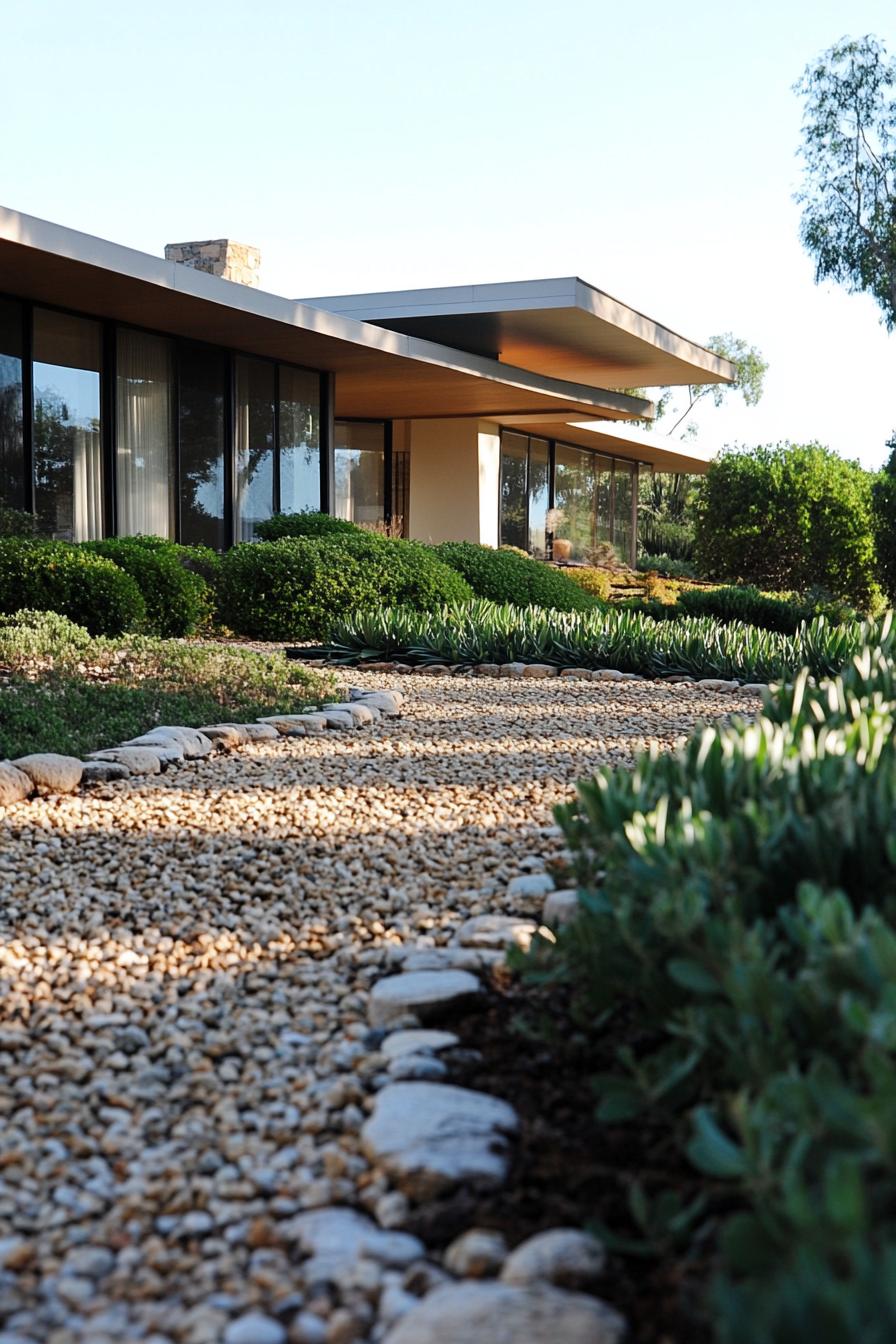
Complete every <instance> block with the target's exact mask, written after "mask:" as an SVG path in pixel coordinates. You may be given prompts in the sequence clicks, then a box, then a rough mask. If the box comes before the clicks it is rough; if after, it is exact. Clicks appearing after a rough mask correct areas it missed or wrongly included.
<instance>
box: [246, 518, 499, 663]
mask: <svg viewBox="0 0 896 1344" xmlns="http://www.w3.org/2000/svg"><path fill="white" fill-rule="evenodd" d="M471 596H472V594H471V592H470V589H469V587H468V585H467V584H466V583H465V582H464V580H463V579H462V578H461V576H460V575H459V574H458V573H457V572H456V571H455V570H453V569H451V568H450V567H449V566H448V565H445V564H442V562H441V561H440V560H439V559H438V558H437V557H436V556H435V555H434V554H433V553H432V551H431V550H430V549H429V548H428V547H426V546H422V545H420V544H418V543H416V542H411V541H399V540H394V539H391V538H387V537H382V536H379V535H377V534H375V533H370V532H362V531H361V530H360V529H353V533H352V534H351V535H348V534H347V535H339V536H330V537H327V536H322V537H319V538H312V537H284V538H283V539H282V540H280V541H273V542H268V543H265V544H262V545H259V544H258V543H256V542H245V543H243V544H242V545H240V546H234V547H233V549H232V550H231V551H228V552H227V554H226V555H225V556H224V558H223V561H222V564H221V585H220V603H221V613H222V618H223V620H224V621H225V623H226V624H227V625H228V626H230V628H231V629H232V630H234V631H235V632H236V633H237V634H241V635H246V636H248V637H250V638H252V639H273V640H276V639H297V640H307V639H321V638H323V637H325V636H326V633H327V631H328V630H329V628H330V626H331V624H332V623H333V621H334V620H335V619H338V617H339V616H341V615H342V614H344V613H349V612H354V611H358V610H361V609H364V608H368V609H369V608H381V607H383V606H388V605H392V604H396V603H398V604H402V605H403V606H407V607H409V608H411V609H413V610H416V611H432V610H435V609H436V608H438V607H440V606H441V605H442V604H444V603H446V602H463V601H465V600H467V599H469V598H470V597H471Z"/></svg>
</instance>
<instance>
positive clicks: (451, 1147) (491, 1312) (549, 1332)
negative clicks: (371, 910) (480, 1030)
mask: <svg viewBox="0 0 896 1344" xmlns="http://www.w3.org/2000/svg"><path fill="white" fill-rule="evenodd" d="M552 829H553V828H552ZM506 902H509V904H510V906H511V908H512V909H515V910H516V912H517V913H515V914H510V915H507V914H501V915H495V914H486V915H477V916H473V917H471V918H469V919H467V920H466V921H465V922H464V923H463V924H462V925H461V927H460V928H459V929H457V930H456V931H455V933H454V935H453V939H452V942H451V943H450V944H449V945H448V946H439V947H433V946H430V945H428V944H418V945H417V946H416V947H414V946H409V947H405V948H402V949H401V950H400V951H399V952H398V954H397V956H396V958H395V959H396V960H397V961H399V962H400V966H399V968H398V969H397V972H394V973H392V974H387V975H385V976H383V977H380V978H379V979H378V980H376V981H375V983H374V984H373V987H372V989H371V991H370V997H369V1001H368V1021H369V1023H370V1027H371V1032H370V1036H371V1044H372V1045H373V1047H374V1049H375V1050H376V1051H377V1052H378V1054H379V1055H381V1056H382V1060H383V1066H384V1068H383V1070H382V1072H381V1074H380V1075H378V1076H377V1078H376V1079H375V1085H376V1090H375V1095H374V1100H373V1105H372V1107H371V1108H370V1109H369V1114H368V1118H367V1120H366V1121H365V1122H364V1125H363V1126H362V1128H361V1147H362V1151H363V1152H364V1155H365V1156H366V1157H367V1159H368V1161H370V1162H371V1164H372V1165H373V1167H374V1170H376V1171H379V1172H380V1173H381V1174H382V1175H383V1176H384V1177H385V1178H386V1180H387V1181H388V1183H389V1185H390V1186H391V1189H390V1190H389V1191H388V1192H387V1193H385V1194H383V1195H382V1196H381V1197H380V1199H379V1200H378V1201H377V1204H376V1209H375V1216H376V1218H377V1221H378V1222H379V1223H380V1225H381V1226H382V1227H385V1228H387V1229H391V1230H397V1229H400V1228H402V1227H404V1226H405V1225H406V1223H407V1221H408V1219H409V1215H410V1214H411V1209H412V1205H415V1204H416V1205H423V1206H425V1205H426V1204H428V1203H430V1202H431V1201H433V1200H435V1199H438V1198H439V1197H440V1196H442V1195H445V1194H448V1193H450V1192H452V1191H454V1190H457V1189H462V1188H470V1187H472V1188H474V1189H476V1188H478V1189H489V1188H495V1187H497V1186H500V1185H503V1184H504V1182H505V1181H506V1179H507V1176H508V1173H509V1167H510V1148H511V1144H512V1142H513V1139H514V1136H515V1135H516V1133H517V1132H518V1130H519V1117H518V1116H517V1114H516V1112H515V1110H514V1108H513V1107H512V1106H511V1105H510V1104H509V1103H508V1102H506V1101H504V1100H503V1099H501V1098H498V1097H493V1096H491V1095H490V1094H489V1093H487V1092H478V1091H474V1090H472V1089H469V1088H465V1087H459V1086H456V1085H455V1084H453V1083H451V1082H450V1081H447V1080H448V1075H449V1070H448V1067H447V1066H446V1064H445V1063H444V1062H443V1060H442V1058H441V1055H442V1053H443V1052H448V1055H449V1058H450V1052H451V1051H452V1050H453V1049H455V1048H457V1047H461V1048H462V1047H463V1043H462V1042H461V1041H460V1039H459V1038H458V1037H457V1036H456V1035H454V1034H453V1033H452V1032H451V1030H450V1018H451V1015H452V1014H453V1013H456V1012H458V1011H464V1010H466V1009H468V1008H469V1007H470V1006H471V1005H472V1004H475V1002H476V1001H477V999H478V998H480V997H481V995H482V992H483V990H482V984H481V982H480V980H479V978H478V976H477V975H476V974H475V972H476V971H481V970H486V969H488V968H489V967H490V966H492V965H494V964H495V963H496V962H501V961H503V960H504V957H505V956H506V952H507V949H508V948H510V947H513V946H516V947H523V948H526V947H528V946H529V943H530V942H531V940H532V939H533V938H534V937H535V936H536V935H538V936H541V937H545V938H548V939H553V938H554V936H555V935H554V932H553V929H556V928H558V927H559V926H560V925H561V924H564V923H567V922H569V920H570V919H572V918H574V916H575V912H576V909H577V908H578V897H577V893H576V892H575V891H572V890H562V891H561V890H555V883H554V880H553V878H552V877H551V876H550V874H549V873H547V872H530V873H525V874H523V875H521V876H519V877H516V878H514V879H513V880H512V881H511V882H510V883H509V884H508V886H507V889H506ZM446 1021H447V1023H448V1024H449V1030H445V1024H446ZM330 1212H331V1213H332V1212H333V1211H330ZM439 1268H440V1272H441V1275H442V1279H441V1281H439V1280H438V1279H436V1282H435V1284H434V1285H432V1286H430V1287H429V1288H428V1290H427V1291H426V1292H424V1293H423V1294H422V1296H420V1297H418V1298H416V1299H415V1298H414V1297H413V1296H411V1295H409V1294H408V1293H406V1292H405V1293H403V1294H401V1295H399V1296H400V1299H401V1300H396V1301H395V1302H393V1301H392V1299H391V1298H390V1299H388V1307H387V1311H386V1312H382V1314H381V1316H380V1324H381V1327H382V1328H384V1329H385V1330H386V1335H385V1344H418V1341H423V1340H426V1341H429V1340H432V1341H433V1344H435V1341H436V1340H438V1339H441V1338H442V1337H443V1335H442V1333H440V1331H443V1330H444V1328H445V1322H446V1320H447V1321H450V1324H451V1328H450V1330H448V1332H447V1334H445V1338H447V1335H448V1334H450V1335H451V1338H452V1339H453V1338H455V1337H457V1338H460V1337H463V1336H465V1335H466V1336H468V1337H470V1338H471V1339H483V1340H485V1339H492V1338H493V1337H497V1334H498V1333H500V1331H499V1326H500V1328H501V1330H503V1329H504V1328H505V1327H506V1324H507V1318H508V1316H509V1317H510V1318H512V1319H516V1317H517V1316H518V1318H519V1320H518V1329H519V1331H520V1337H521V1338H525V1339H526V1340H529V1341H531V1342H532V1344H553V1341H555V1340H558V1339H569V1340H573V1339H576V1340H578V1339H583V1340H584V1339H589V1340H594V1341H596V1344H620V1341H621V1340H622V1338H623V1336H624V1334H625V1332H626V1322H625V1320H624V1318H623V1317H622V1316H621V1315H620V1314H619V1312H618V1311H616V1310H615V1309H614V1308H613V1307H612V1306H611V1305H610V1303H608V1302H607V1301H605V1300H603V1297H602V1296H601V1295H600V1290H601V1289H604V1288H605V1286H606V1268H607V1255H606V1250H605V1248H604V1246H603V1244H602V1243H601V1242H600V1241H599V1240H598V1239H597V1238H595V1237H592V1236H590V1235H588V1234H587V1233H585V1232H583V1231H581V1230H580V1229H579V1228H572V1227H567V1228H551V1229H549V1230H547V1231H542V1232H538V1233H535V1234H534V1235H532V1236H530V1237H528V1238H526V1240H524V1241H523V1242H521V1243H520V1244H519V1245H518V1246H516V1247H515V1248H514V1249H513V1250H512V1251H511V1250H509V1248H508V1246H507V1243H506V1241H505V1239H504V1237H503V1235H501V1234H500V1233H498V1232H495V1231H493V1230H491V1229H488V1228H482V1227H470V1228H467V1229H466V1230H465V1231H463V1232H461V1233H460V1235H458V1236H456V1237H455V1238H454V1239H453V1240H452V1242H451V1244H450V1245H449V1246H448V1247H447V1248H446V1250H445V1251H444V1252H443V1254H442V1255H441V1257H440V1266H439ZM383 1305H386V1299H385V1296H384V1299H383ZM542 1313H543V1314H542ZM436 1327H438V1328H436ZM558 1330H559V1333H558ZM471 1332H472V1333H471ZM373 1337H374V1338H377V1339H379V1338H382V1336H381V1335H380V1334H374V1336H373ZM503 1337H504V1336H503V1334H502V1338H503ZM508 1337H509V1336H508Z"/></svg>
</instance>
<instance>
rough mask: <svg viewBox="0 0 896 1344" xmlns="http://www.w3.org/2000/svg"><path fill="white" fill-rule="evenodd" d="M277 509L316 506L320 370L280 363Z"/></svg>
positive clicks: (294, 510) (293, 510) (286, 510)
mask: <svg viewBox="0 0 896 1344" xmlns="http://www.w3.org/2000/svg"><path fill="white" fill-rule="evenodd" d="M279 447H280V509H281V512H283V513H304V512H307V511H308V510H309V509H310V510H313V511H316V510H318V509H319V508H320V374H317V373H309V372H308V371H307V370H305V369H293V368H291V367H290V366H289V365H288V364H281V365H280V445H279Z"/></svg>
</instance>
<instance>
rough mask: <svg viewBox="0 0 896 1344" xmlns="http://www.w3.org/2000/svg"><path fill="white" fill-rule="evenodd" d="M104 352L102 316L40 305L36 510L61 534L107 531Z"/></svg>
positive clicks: (64, 537)
mask: <svg viewBox="0 0 896 1344" xmlns="http://www.w3.org/2000/svg"><path fill="white" fill-rule="evenodd" d="M101 357H102V328H101V327H100V324H99V323H98V322H91V321H90V320H88V319H87V318H81V317H70V316H69V315H68V314H67V313H55V312H51V311H49V310H48V309H44V308H35V310H34V436H33V442H34V498H35V511H36V513H37V516H38V518H39V519H40V523H41V526H42V528H43V530H44V531H45V532H47V533H48V534H49V535H50V536H52V537H56V538H58V539H59V540H61V541H90V540H93V539H94V538H96V537H101V536H102V534H103V454H102V443H101V439H100V367H101Z"/></svg>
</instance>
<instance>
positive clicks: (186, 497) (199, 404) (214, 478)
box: [178, 345, 227, 551]
mask: <svg viewBox="0 0 896 1344" xmlns="http://www.w3.org/2000/svg"><path fill="white" fill-rule="evenodd" d="M178 362H179V370H180V535H181V541H184V542H186V543H187V544H189V545H192V544H195V543H197V542H198V543H201V544H202V545H205V546H211V547H212V548H213V549H214V550H216V551H222V550H223V549H224V547H225V546H226V545H227V523H226V515H225V507H224V505H225V491H226V484H225V470H224V442H225V403H226V393H227V357H226V353H225V351H223V350H217V349H213V348H207V347H205V346H190V345H184V346H181V348H180V350H179V358H178Z"/></svg>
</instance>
